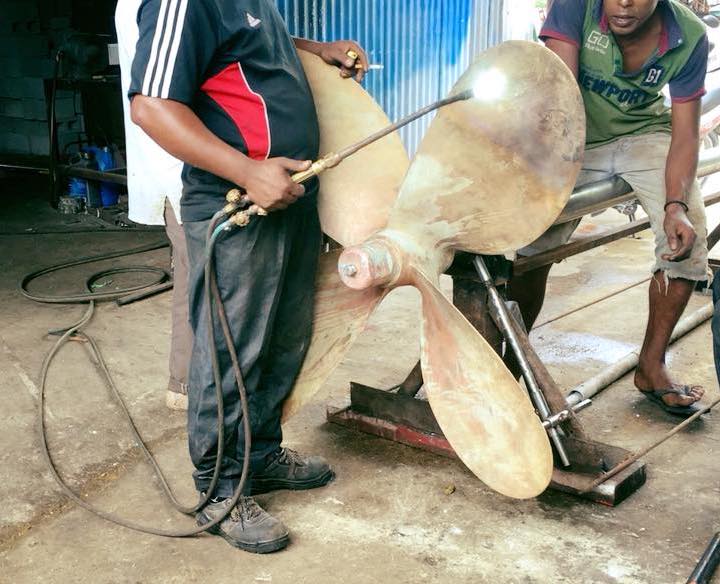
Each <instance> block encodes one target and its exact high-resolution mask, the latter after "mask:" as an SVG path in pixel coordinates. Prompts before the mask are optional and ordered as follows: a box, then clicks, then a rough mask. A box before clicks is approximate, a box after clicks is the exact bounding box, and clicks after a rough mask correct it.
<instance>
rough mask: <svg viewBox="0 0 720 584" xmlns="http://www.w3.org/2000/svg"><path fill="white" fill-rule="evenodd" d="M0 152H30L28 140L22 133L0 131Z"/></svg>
mask: <svg viewBox="0 0 720 584" xmlns="http://www.w3.org/2000/svg"><path fill="white" fill-rule="evenodd" d="M0 152H10V153H13V154H30V140H29V139H28V137H27V136H23V135H22V134H14V133H10V132H8V133H4V132H0Z"/></svg>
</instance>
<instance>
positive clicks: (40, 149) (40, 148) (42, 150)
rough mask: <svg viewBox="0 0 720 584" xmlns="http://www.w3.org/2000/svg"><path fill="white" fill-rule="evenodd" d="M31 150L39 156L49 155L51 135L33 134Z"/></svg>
mask: <svg viewBox="0 0 720 584" xmlns="http://www.w3.org/2000/svg"><path fill="white" fill-rule="evenodd" d="M30 152H31V154H35V155H37V156H48V155H49V154H50V137H49V136H31V137H30Z"/></svg>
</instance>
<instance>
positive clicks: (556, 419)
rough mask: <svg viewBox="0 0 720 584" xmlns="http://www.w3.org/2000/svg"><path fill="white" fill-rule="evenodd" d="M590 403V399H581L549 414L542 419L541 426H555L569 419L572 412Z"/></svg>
mask: <svg viewBox="0 0 720 584" xmlns="http://www.w3.org/2000/svg"><path fill="white" fill-rule="evenodd" d="M591 405H592V400H589V399H586V400H584V401H581V402H580V403H579V404H577V405H576V406H572V407H570V408H569V409H567V410H563V411H562V412H559V413H557V414H554V415H552V416H550V417H549V418H548V419H547V420H545V421H543V423H542V424H543V428H545V429H546V430H547V429H548V428H557V427H558V426H559V425H560V424H562V423H563V422H566V421H567V420H569V419H570V416H571V415H572V414H573V413H575V414H577V413H578V412H581V411H582V410H584V409H585V408H587V407H589V406H591Z"/></svg>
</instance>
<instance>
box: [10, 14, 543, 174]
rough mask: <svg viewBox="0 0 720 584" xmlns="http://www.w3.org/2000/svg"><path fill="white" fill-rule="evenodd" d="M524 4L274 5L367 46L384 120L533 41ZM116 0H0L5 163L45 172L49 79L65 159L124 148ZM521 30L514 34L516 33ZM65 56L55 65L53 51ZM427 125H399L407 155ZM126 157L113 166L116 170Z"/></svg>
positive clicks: (305, 26)
mask: <svg viewBox="0 0 720 584" xmlns="http://www.w3.org/2000/svg"><path fill="white" fill-rule="evenodd" d="M532 5H533V3H529V2H526V1H525V0H520V1H519V0H513V1H512V2H511V1H502V0H429V1H428V0H391V1H383V0H337V1H328V0H280V1H279V2H278V8H279V9H280V12H281V13H282V14H283V16H284V17H285V18H286V20H287V24H288V27H289V29H290V32H291V33H292V34H293V35H295V36H301V37H306V38H312V39H316V40H330V39H339V38H352V39H355V40H357V41H359V42H360V44H361V45H362V46H363V47H365V48H366V49H367V51H368V54H369V57H370V60H371V62H372V63H373V64H376V65H380V66H381V67H382V68H381V69H375V70H373V71H372V72H371V73H370V74H369V75H368V78H367V81H366V84H365V86H366V88H367V89H368V91H369V92H370V93H371V94H372V96H373V97H374V98H375V99H376V100H377V101H378V102H379V103H380V105H381V106H382V107H383V109H384V110H385V111H386V112H387V114H388V116H389V117H390V118H391V119H398V118H399V117H401V116H404V115H406V114H409V113H411V112H413V111H415V110H417V109H418V108H419V107H421V106H423V105H426V104H428V103H431V102H433V101H436V100H437V99H440V98H441V97H444V95H445V94H446V92H447V91H448V89H449V88H450V87H451V86H452V84H453V83H454V82H455V81H456V80H457V78H458V77H459V76H460V74H461V73H462V72H463V71H464V70H465V68H466V67H467V65H468V64H469V62H470V60H471V59H472V57H473V56H474V55H476V54H477V53H478V52H479V51H480V50H482V49H484V48H486V47H488V46H491V45H494V44H497V43H498V42H499V41H501V40H502V39H503V38H511V37H512V38H518V33H519V34H520V37H527V38H531V37H532V21H533V20H534V13H533V10H532V9H530V10H527V8H528V6H530V7H532ZM114 9H115V2H113V1H108V0H2V1H0V15H1V18H0V71H2V77H1V78H0V164H3V163H4V164H8V165H9V164H13V163H15V164H17V165H20V166H29V167H32V168H38V169H41V168H46V167H47V162H46V158H47V157H48V156H49V155H50V152H51V150H50V140H49V129H48V119H49V112H50V104H49V102H48V99H49V96H50V91H51V87H52V82H53V81H52V80H53V78H54V77H55V75H56V74H57V78H58V80H59V87H58V91H57V97H56V102H55V108H56V120H57V143H58V155H59V157H60V159H67V158H69V157H70V156H71V155H72V154H73V153H75V152H77V151H78V150H80V149H81V148H82V146H87V145H94V146H96V147H105V146H109V147H111V148H117V149H120V150H122V148H123V130H122V112H121V107H122V104H121V101H120V94H119V79H118V70H117V67H113V66H110V65H109V58H108V52H107V49H106V47H107V45H108V44H110V43H113V42H115V31H114V25H113V13H114ZM523 28H524V29H525V30H520V31H519V30H518V29H523ZM58 51H62V53H63V58H62V59H61V61H60V65H59V66H56V59H55V57H56V55H57V53H58ZM429 123H430V118H426V119H424V120H421V121H420V122H419V123H417V124H414V125H412V126H410V127H408V128H406V129H404V130H403V139H404V141H405V144H406V147H407V148H408V150H409V151H411V152H412V151H414V150H415V148H416V147H417V144H418V143H419V140H420V138H421V137H422V135H423V134H424V131H425V129H426V128H427V125H428V124H429ZM121 162H122V158H119V159H118V163H117V164H116V166H118V167H119V166H122V164H121Z"/></svg>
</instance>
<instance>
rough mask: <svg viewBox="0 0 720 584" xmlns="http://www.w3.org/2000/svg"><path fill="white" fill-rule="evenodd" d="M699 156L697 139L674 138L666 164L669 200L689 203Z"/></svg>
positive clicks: (667, 196)
mask: <svg viewBox="0 0 720 584" xmlns="http://www.w3.org/2000/svg"><path fill="white" fill-rule="evenodd" d="M698 156H699V143H698V142H697V141H693V140H690V139H686V140H676V139H675V138H673V141H672V143H671V145H670V151H669V152H668V157H667V164H666V166H665V195H666V200H667V201H683V202H685V203H687V201H688V197H689V196H690V191H691V190H692V186H693V183H694V182H695V178H696V175H697V165H698Z"/></svg>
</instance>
